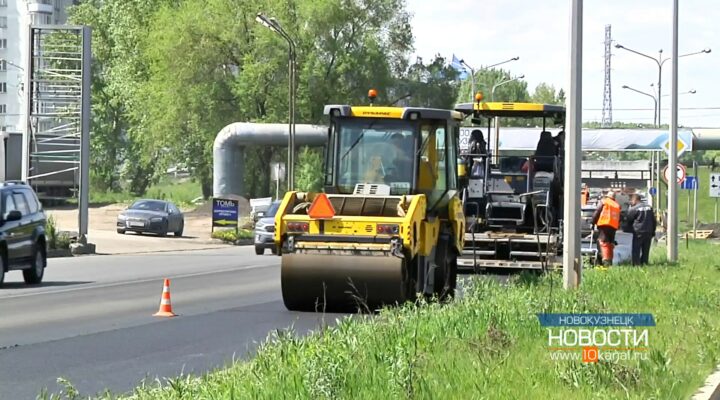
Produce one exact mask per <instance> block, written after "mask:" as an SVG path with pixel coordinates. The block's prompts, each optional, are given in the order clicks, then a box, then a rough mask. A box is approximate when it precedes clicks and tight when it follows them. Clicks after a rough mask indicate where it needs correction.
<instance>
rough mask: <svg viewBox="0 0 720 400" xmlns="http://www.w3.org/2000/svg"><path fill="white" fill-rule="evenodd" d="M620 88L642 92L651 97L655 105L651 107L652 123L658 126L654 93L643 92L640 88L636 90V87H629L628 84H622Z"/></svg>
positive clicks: (656, 102) (656, 103) (656, 100)
mask: <svg viewBox="0 0 720 400" xmlns="http://www.w3.org/2000/svg"><path fill="white" fill-rule="evenodd" d="M622 88H623V89H627V90H632V91H633V92H636V93H640V94H642V95H645V96H647V97H649V98H651V99H653V102H654V103H655V106H654V108H653V125H655V126H656V127H659V126H658V124H657V112H658V99H657V98H656V97H655V96H654V95H652V94H650V93H645V92H643V91H642V90H637V89H634V88H631V87H630V86H628V85H623V87H622Z"/></svg>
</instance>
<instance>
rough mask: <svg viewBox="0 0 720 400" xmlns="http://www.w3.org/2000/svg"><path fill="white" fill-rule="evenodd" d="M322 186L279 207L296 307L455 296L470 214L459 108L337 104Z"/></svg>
mask: <svg viewBox="0 0 720 400" xmlns="http://www.w3.org/2000/svg"><path fill="white" fill-rule="evenodd" d="M325 114H326V115H327V116H328V117H329V122H330V124H329V129H328V144H327V146H326V153H325V163H324V174H325V190H324V192H322V193H304V192H295V191H290V192H288V193H286V194H285V197H284V199H283V201H282V204H281V205H280V207H279V210H278V213H277V214H276V219H275V224H276V229H275V241H276V245H277V246H278V248H279V249H280V254H281V257H282V268H281V282H282V293H283V300H284V302H285V305H286V307H287V308H288V309H291V310H315V311H322V310H332V309H348V308H355V309H358V308H359V309H375V308H376V307H378V306H382V305H386V304H395V303H402V302H404V301H406V300H411V299H412V298H414V296H415V295H416V294H417V293H422V294H424V295H427V296H432V295H435V296H438V297H441V298H445V297H448V296H451V295H452V294H453V293H454V289H455V282H456V257H457V255H458V254H459V253H460V252H461V251H462V247H463V234H462V232H464V229H465V227H464V224H465V218H464V216H463V212H462V203H461V201H460V199H459V197H458V175H457V170H456V160H457V145H458V133H459V128H458V124H459V122H460V121H461V119H462V115H461V114H460V113H458V112H456V111H452V110H439V109H428V108H411V107H407V108H404V107H379V106H361V107H355V106H348V105H329V106H326V107H325Z"/></svg>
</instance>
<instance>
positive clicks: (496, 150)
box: [488, 75, 525, 164]
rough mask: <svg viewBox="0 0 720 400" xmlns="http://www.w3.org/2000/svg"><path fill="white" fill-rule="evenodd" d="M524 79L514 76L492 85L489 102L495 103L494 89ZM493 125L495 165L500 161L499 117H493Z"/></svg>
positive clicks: (522, 76) (521, 76)
mask: <svg viewBox="0 0 720 400" xmlns="http://www.w3.org/2000/svg"><path fill="white" fill-rule="evenodd" d="M524 77H525V75H520V76H516V77H515V78H511V79H506V80H504V81H502V82H498V83H496V84H495V85H493V87H492V89H491V90H490V101H495V89H497V88H498V87H500V86H502V85H504V84H506V83H510V82H512V81H516V80H518V79H522V78H524ZM494 125H495V138H494V139H493V140H494V143H493V149H494V153H493V164H497V163H498V162H499V160H500V117H495V119H494ZM488 134H489V132H488Z"/></svg>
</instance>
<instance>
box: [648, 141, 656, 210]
mask: <svg viewBox="0 0 720 400" xmlns="http://www.w3.org/2000/svg"><path fill="white" fill-rule="evenodd" d="M654 187H655V152H650V188H654ZM656 198H657V189H655V195H654V196H653V195H651V196H648V200H649V201H650V206H652V207H655V209H656V210H657V205H656V204H655V203H657V199H656Z"/></svg>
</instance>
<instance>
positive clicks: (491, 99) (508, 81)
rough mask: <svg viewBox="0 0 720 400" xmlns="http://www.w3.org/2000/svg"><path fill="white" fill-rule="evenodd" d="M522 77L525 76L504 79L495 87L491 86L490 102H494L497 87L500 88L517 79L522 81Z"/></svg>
mask: <svg viewBox="0 0 720 400" xmlns="http://www.w3.org/2000/svg"><path fill="white" fill-rule="evenodd" d="M524 77H525V75H520V76H516V77H515V78H512V79H506V80H504V81H502V82H498V83H496V84H495V85H493V87H492V90H491V91H490V101H495V89H497V88H498V87H500V86H502V85H504V84H506V83H510V82H512V81H516V80H518V79H523V78H524Z"/></svg>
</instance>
